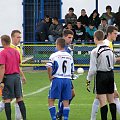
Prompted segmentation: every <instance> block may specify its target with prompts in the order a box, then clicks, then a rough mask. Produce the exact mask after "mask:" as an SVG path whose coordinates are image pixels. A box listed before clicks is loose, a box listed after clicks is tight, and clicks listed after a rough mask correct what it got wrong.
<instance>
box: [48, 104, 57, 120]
mask: <svg viewBox="0 0 120 120" xmlns="http://www.w3.org/2000/svg"><path fill="white" fill-rule="evenodd" d="M49 111H50V115H51V119H52V120H56V108H55V106H52V107H49Z"/></svg>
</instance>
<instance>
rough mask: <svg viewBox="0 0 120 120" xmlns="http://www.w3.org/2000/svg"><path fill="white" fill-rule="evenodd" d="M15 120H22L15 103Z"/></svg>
mask: <svg viewBox="0 0 120 120" xmlns="http://www.w3.org/2000/svg"><path fill="white" fill-rule="evenodd" d="M15 119H16V120H21V119H22V115H21V112H20V108H19V105H18V104H17V103H15Z"/></svg>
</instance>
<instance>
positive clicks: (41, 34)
mask: <svg viewBox="0 0 120 120" xmlns="http://www.w3.org/2000/svg"><path fill="white" fill-rule="evenodd" d="M50 25H51V22H50V17H49V16H48V15H46V16H45V18H44V19H43V20H42V21H40V22H39V23H38V24H37V26H36V40H37V42H45V40H48V31H49V27H50Z"/></svg>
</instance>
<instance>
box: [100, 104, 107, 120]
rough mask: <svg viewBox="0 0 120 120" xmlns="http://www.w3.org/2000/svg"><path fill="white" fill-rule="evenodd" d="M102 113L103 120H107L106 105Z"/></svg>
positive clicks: (101, 110) (102, 108) (101, 109)
mask: <svg viewBox="0 0 120 120" xmlns="http://www.w3.org/2000/svg"><path fill="white" fill-rule="evenodd" d="M100 112H101V120H107V112H108V106H107V105H105V106H103V107H101V108H100Z"/></svg>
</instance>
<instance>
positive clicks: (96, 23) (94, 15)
mask: <svg viewBox="0 0 120 120" xmlns="http://www.w3.org/2000/svg"><path fill="white" fill-rule="evenodd" d="M89 23H94V26H95V27H96V28H98V26H99V25H100V17H99V13H98V11H97V10H94V11H93V13H92V14H91V15H90V17H89Z"/></svg>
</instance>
